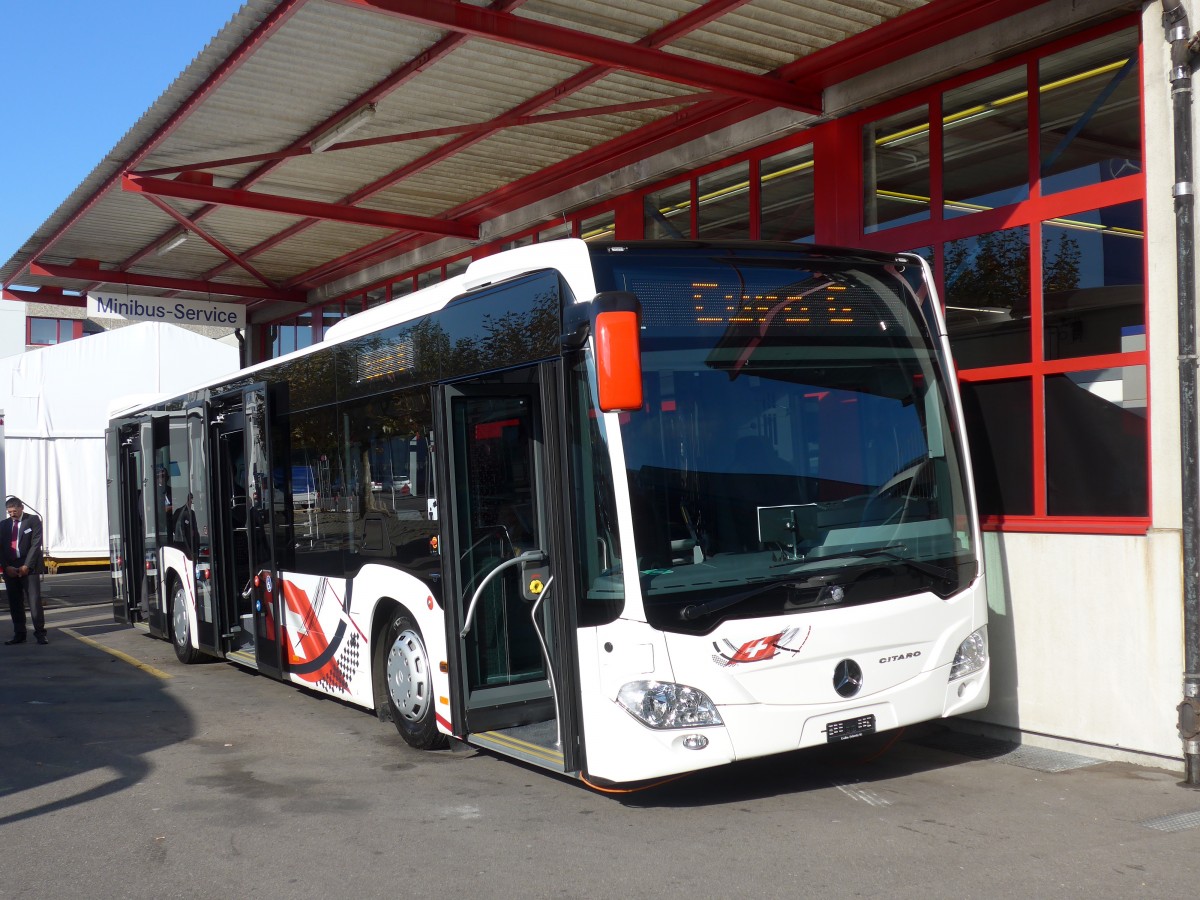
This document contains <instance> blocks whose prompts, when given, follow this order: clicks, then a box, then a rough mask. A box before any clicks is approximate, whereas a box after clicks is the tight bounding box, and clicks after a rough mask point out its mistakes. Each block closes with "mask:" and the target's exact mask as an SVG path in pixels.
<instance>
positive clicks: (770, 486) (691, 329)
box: [613, 254, 974, 627]
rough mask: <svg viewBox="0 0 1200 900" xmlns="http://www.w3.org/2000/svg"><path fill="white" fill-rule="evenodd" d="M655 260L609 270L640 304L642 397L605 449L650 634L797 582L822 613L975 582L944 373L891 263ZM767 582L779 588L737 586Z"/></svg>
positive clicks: (762, 608) (791, 595)
mask: <svg viewBox="0 0 1200 900" xmlns="http://www.w3.org/2000/svg"><path fill="white" fill-rule="evenodd" d="M654 262H655V264H656V265H655V266H654V267H653V268H649V267H647V268H645V269H641V268H639V266H638V260H637V259H636V258H635V257H634V256H633V255H630V256H629V257H626V258H623V259H621V261H620V266H619V267H616V266H614V270H613V275H614V283H615V285H616V286H618V287H619V288H620V289H624V290H633V291H635V292H636V293H637V294H638V296H639V298H640V299H641V301H642V324H643V330H642V336H643V343H642V351H643V355H642V365H643V372H644V389H645V395H646V405H645V406H644V408H643V409H642V410H641V411H638V412H634V413H626V414H622V416H621V423H622V424H621V439H622V442H623V445H624V450H625V460H626V469H627V475H628V483H629V491H630V499H631V502H632V505H633V521H634V537H635V542H636V554H637V565H638V570H639V573H640V576H641V578H640V580H641V583H642V587H643V592H644V594H645V598H646V608H647V614H648V615H649V616H650V617H651V619H652V620H654V621H655V622H656V624H660V625H661V626H662V627H672V626H674V627H679V622H680V620H681V617H680V615H679V611H680V610H681V609H682V608H684V607H686V606H688V605H689V604H691V605H693V615H692V618H695V617H696V616H695V609H696V608H700V609H713V610H716V611H720V612H721V614H722V615H724V616H741V615H747V616H748V615H762V614H764V613H768V612H770V611H772V610H776V611H778V610H783V609H795V608H802V607H804V606H805V603H806V601H804V600H803V598H799V599H798V598H797V596H796V592H797V590H800V589H801V586H802V585H809V586H810V587H811V590H812V592H813V593H814V597H815V596H816V594H818V593H820V594H821V597H822V602H821V604H820V605H825V604H826V603H827V601H828V598H829V597H830V596H835V597H837V598H838V600H839V602H845V603H856V602H866V601H872V600H879V599H887V598H889V597H896V596H903V595H909V594H913V593H917V592H920V591H927V590H928V591H935V592H936V593H939V594H942V595H948V594H950V593H952V592H954V591H957V590H958V589H959V588H960V587H961V586H962V584H963V583H965V582H960V579H969V578H971V577H973V575H974V567H973V564H972V563H971V560H972V559H973V557H972V555H971V548H970V540H971V538H970V529H969V527H968V525H967V522H968V521H969V519H968V513H969V510H968V508H967V506H966V502H965V499H964V493H963V481H962V469H961V463H960V457H959V453H958V450H957V447H956V445H955V437H954V435H953V432H952V429H951V426H950V420H949V418H948V417H947V415H946V412H945V409H944V402H943V393H942V391H943V388H942V378H941V374H940V371H939V369H938V366H937V361H936V357H935V355H934V352H933V350H932V349H931V346H930V345H931V339H930V337H929V330H928V327H927V325H926V322H925V318H924V316H923V315H922V313H921V311H920V309H919V308H918V304H917V301H916V300H915V299H914V298H913V295H912V294H911V293H909V292H908V291H907V290H906V288H905V286H904V284H903V282H902V280H901V278H900V277H898V276H897V275H895V274H893V273H892V272H891V271H890V266H888V265H885V264H884V262H880V261H874V260H872V261H865V260H855V261H853V265H851V264H849V263H847V262H845V261H841V260H837V261H831V260H829V259H823V260H822V259H820V258H817V259H814V258H812V257H809V258H807V259H800V260H797V259H796V255H794V254H788V256H787V257H785V256H783V255H782V254H780V256H779V257H777V258H770V259H766V260H764V259H762V258H754V259H742V258H736V259H721V260H714V259H711V258H709V259H698V258H693V259H691V260H689V261H688V262H689V266H688V270H687V272H686V276H685V275H682V274H681V273H680V272H678V271H677V272H674V273H671V272H666V273H665V272H664V266H663V265H662V259H656V260H655V261H654ZM672 276H674V277H672ZM680 287H682V288H684V289H690V294H689V296H688V297H687V298H686V299H687V301H688V302H686V303H685V302H681V301H682V299H683V298H680V297H678V296H677V294H678V289H679V288H680ZM672 289H674V290H672ZM681 310H682V312H683V315H681ZM881 548H887V552H886V553H884V552H880V550H881ZM909 559H912V560H919V561H925V562H926V563H927V564H925V565H913V564H911V563H908V562H906V560H909ZM960 561H961V562H962V563H963V565H962V566H961V567H960V565H959V563H960ZM820 573H827V575H828V577H820V578H814V577H813V576H816V575H818V574H820ZM937 573H941V574H940V575H939V574H937ZM801 574H802V576H803V577H796V576H799V575H801ZM773 581H779V582H781V584H785V585H786V586H787V587H788V590H780V591H770V590H765V591H754V590H748V588H751V589H752V588H755V587H756V586H759V585H766V584H767V583H769V582H773ZM834 583H836V585H837V586H838V587H839V588H840V589H839V590H838V591H836V592H833V593H832V594H831V592H830V591H829V590H827V589H826V588H827V587H828V586H829V585H830V584H834ZM742 595H744V596H745V597H746V598H747V600H746V602H744V603H743V602H740V601H739V602H737V603H732V604H730V603H723V602H719V601H720V600H721V599H722V598H725V597H728V598H734V597H738V596H742ZM697 603H699V604H701V606H700V607H696V606H695V604H697ZM685 618H686V617H685ZM668 623H670V624H668ZM713 624H714V623H713V622H702V623H700V624H699V626H698V627H711V626H712V625H713Z"/></svg>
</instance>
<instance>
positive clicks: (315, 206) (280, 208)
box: [121, 172, 479, 240]
mask: <svg viewBox="0 0 1200 900" xmlns="http://www.w3.org/2000/svg"><path fill="white" fill-rule="evenodd" d="M121 187H123V188H124V189H125V190H127V191H132V192H134V193H141V194H157V195H159V196H162V197H175V198H177V199H180V200H195V201H198V202H200V203H215V204H218V205H222V206H237V207H241V208H243V209H257V210H261V211H263V212H273V213H280V214H281V215H288V216H302V217H304V218H306V219H328V220H329V221H332V222H348V223H350V224H352V225H370V226H373V227H375V228H390V229H394V230H399V231H422V232H425V233H427V234H440V235H445V236H447V237H463V238H471V239H472V240H474V239H477V238H478V237H479V227H478V226H477V225H465V224H460V223H458V222H450V221H447V220H445V219H428V218H423V217H421V216H406V215H403V214H402V213H393V212H387V211H386V210H381V209H364V208H363V207H361V206H347V205H344V204H341V203H322V202H321V201H319V200H302V199H300V198H298V197H281V196H278V195H275V194H262V193H258V192H257V191H243V190H238V189H236V188H218V187H209V186H208V185H203V184H190V183H188V182H184V181H171V180H169V179H166V178H147V177H146V176H144V175H136V174H133V173H130V172H127V173H126V174H125V175H124V176H123V177H122V179H121Z"/></svg>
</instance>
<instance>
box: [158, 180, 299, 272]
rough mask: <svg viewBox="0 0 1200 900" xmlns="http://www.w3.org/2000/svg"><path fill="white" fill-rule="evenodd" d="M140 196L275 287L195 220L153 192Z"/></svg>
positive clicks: (219, 251)
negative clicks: (191, 219)
mask: <svg viewBox="0 0 1200 900" xmlns="http://www.w3.org/2000/svg"><path fill="white" fill-rule="evenodd" d="M142 196H143V197H145V198H146V199H147V200H149V201H150V202H151V203H153V204H154V205H155V206H157V207H158V208H159V209H161V210H162V211H163V212H165V213H166V214H167V215H168V216H170V217H171V218H172V219H174V220H175V221H176V222H178V223H179V224H180V225H182V226H183V227H184V228H186V229H187V230H188V231H194V232H195V233H196V234H198V235H200V237H201V238H202V239H203V240H205V241H206V242H207V243H209V244H210V245H212V247H213V248H215V249H216V250H217V252H218V253H221V254H222V255H224V256H225V257H226V258H227V259H229V260H231V261H233V262H235V263H237V264H238V265H239V266H241V267H242V268H243V269H245V270H246V271H247V272H249V273H250V274H251V275H253V276H254V277H255V278H257V279H258V280H259V281H261V282H262V283H263V284H265V285H266V286H267V287H270V288H273V287H277V285H276V284H275V282H273V281H271V279H269V278H267V276H266V275H264V274H263V273H262V272H260V271H258V269H256V268H254V266H253V265H251V264H250V262H249V261H248V260H244V259H242V258H241V257H240V256H238V255H237V254H236V253H234V252H233V251H232V250H230V249H229V248H228V247H226V246H225V245H224V244H222V243H221V242H220V241H218V240H217V239H216V238H215V237H213V236H212V235H211V234H209V233H208V232H207V231H205V230H204V229H203V228H201V227H200V226H199V225H197V224H196V223H195V222H192V221H190V220H189V219H188V217H187V216H185V215H184V214H183V213H181V212H180V211H179V210H177V209H175V208H174V207H172V206H171V205H170V204H169V203H167V202H166V201H165V200H159V199H158V198H157V197H155V196H154V195H153V194H142Z"/></svg>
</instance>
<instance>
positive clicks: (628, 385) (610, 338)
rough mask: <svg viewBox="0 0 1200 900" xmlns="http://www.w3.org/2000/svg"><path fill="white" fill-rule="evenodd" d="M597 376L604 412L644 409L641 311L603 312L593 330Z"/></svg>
mask: <svg viewBox="0 0 1200 900" xmlns="http://www.w3.org/2000/svg"><path fill="white" fill-rule="evenodd" d="M592 334H593V336H594V337H595V340H596V377H597V381H598V385H597V392H598V394H599V402H600V409H601V410H602V411H603V412H614V411H617V410H636V409H641V408H642V350H641V340H640V338H641V335H640V332H639V331H638V314H637V313H636V312H632V311H623V310H622V311H611V312H601V313H597V315H596V322H595V325H594V326H593V329H592Z"/></svg>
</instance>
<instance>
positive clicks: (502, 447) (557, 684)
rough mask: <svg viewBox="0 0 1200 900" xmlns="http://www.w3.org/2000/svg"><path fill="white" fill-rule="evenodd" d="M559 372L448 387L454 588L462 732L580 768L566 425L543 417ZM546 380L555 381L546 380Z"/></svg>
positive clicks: (442, 428)
mask: <svg viewBox="0 0 1200 900" xmlns="http://www.w3.org/2000/svg"><path fill="white" fill-rule="evenodd" d="M556 372H557V367H556V366H554V365H552V364H546V365H543V366H540V367H537V368H527V369H522V370H518V371H515V372H510V373H506V374H505V375H503V376H494V377H492V378H489V379H487V381H486V382H483V381H475V382H471V383H461V382H460V383H456V384H454V385H447V386H442V387H441V388H439V389H438V392H439V395H440V396H439V402H438V409H437V414H438V424H437V426H436V434H437V435H438V436H439V438H441V446H440V447H439V448H438V449H439V450H441V451H442V452H439V453H437V457H438V465H439V466H440V467H441V471H440V477H439V480H440V483H441V484H443V485H447V486H448V493H447V496H446V498H445V499H444V500H443V502H442V503H441V504H440V505H439V508H440V516H441V518H442V528H441V532H442V539H441V541H442V559H443V564H442V565H443V583H444V585H445V593H444V597H445V609H446V620H447V633H448V638H449V639H448V645H449V657H450V660H449V663H450V666H451V682H452V688H451V689H452V698H451V703H452V713H453V720H454V723H455V730H456V736H458V737H461V738H464V739H466V740H467V741H469V742H471V743H474V744H478V745H480V746H484V747H487V748H489V749H492V750H494V751H496V752H499V753H503V754H505V755H507V756H514V757H517V758H519V759H522V760H525V761H526V762H529V763H532V764H534V765H538V766H541V767H543V768H547V769H551V770H554V771H558V772H571V771H577V770H578V768H579V765H578V750H577V746H576V742H575V739H574V734H575V728H574V725H573V722H574V721H575V716H574V706H573V704H572V703H570V702H568V701H567V699H566V697H567V696H568V694H566V693H564V688H566V689H568V691H569V690H570V689H571V688H573V686H574V684H575V678H574V676H573V674H572V673H573V666H574V658H575V653H574V642H573V641H572V640H570V639H569V634H570V633H571V627H572V617H571V615H570V604H569V603H566V602H564V598H566V597H569V596H570V591H569V589H568V588H567V585H566V583H565V581H566V579H560V578H558V576H559V574H560V573H561V572H562V571H563V569H564V567H563V565H562V564H561V562H562V560H563V558H564V556H565V554H564V553H563V551H562V547H563V546H564V544H565V541H564V539H563V538H562V536H561V529H562V527H563V523H562V519H561V508H562V503H561V502H560V500H559V497H560V494H559V490H558V486H557V485H558V471H559V469H558V467H557V466H556V465H555V464H554V463H553V460H554V459H556V458H557V457H556V453H555V450H554V449H553V448H555V447H557V429H556V428H554V427H549V426H548V423H547V421H546V419H545V418H544V416H543V409H544V408H545V407H547V406H550V408H554V407H553V406H551V404H550V403H549V402H547V401H545V396H546V393H545V392H546V391H547V390H551V391H552V390H555V389H556V387H555V386H556V382H555V380H554V376H555V374H556ZM542 382H545V384H543V383H542Z"/></svg>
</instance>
